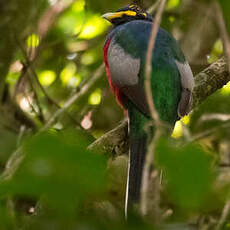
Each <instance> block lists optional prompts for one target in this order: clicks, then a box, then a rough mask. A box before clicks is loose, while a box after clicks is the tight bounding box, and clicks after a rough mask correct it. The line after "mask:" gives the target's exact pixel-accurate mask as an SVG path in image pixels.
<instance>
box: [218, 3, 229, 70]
mask: <svg viewBox="0 0 230 230" xmlns="http://www.w3.org/2000/svg"><path fill="white" fill-rule="evenodd" d="M214 4H215V7H216V9H217V10H216V19H217V22H218V26H219V30H220V34H221V37H222V40H223V43H224V47H225V54H226V56H227V60H228V71H229V72H230V39H229V36H228V32H227V29H226V24H225V21H224V17H223V13H222V9H221V7H220V4H219V3H218V2H217V1H215V2H214Z"/></svg>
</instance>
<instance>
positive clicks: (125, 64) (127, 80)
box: [108, 39, 140, 87]
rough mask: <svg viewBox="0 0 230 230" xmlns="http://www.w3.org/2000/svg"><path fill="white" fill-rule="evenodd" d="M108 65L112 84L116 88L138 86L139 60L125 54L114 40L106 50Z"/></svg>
mask: <svg viewBox="0 0 230 230" xmlns="http://www.w3.org/2000/svg"><path fill="white" fill-rule="evenodd" d="M108 64H109V70H110V74H111V80H112V83H113V84H114V85H116V86H118V87H122V86H127V85H136V84H138V73H139V70H140V59H135V58H133V57H132V56H131V55H130V54H127V53H126V52H125V51H124V50H123V48H122V47H121V46H119V44H117V43H115V39H113V40H112V41H111V44H110V46H109V50H108Z"/></svg>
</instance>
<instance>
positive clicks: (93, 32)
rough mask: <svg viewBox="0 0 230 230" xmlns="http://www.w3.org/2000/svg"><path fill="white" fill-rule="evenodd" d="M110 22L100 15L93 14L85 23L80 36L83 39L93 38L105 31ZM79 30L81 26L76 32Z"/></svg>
mask: <svg viewBox="0 0 230 230" xmlns="http://www.w3.org/2000/svg"><path fill="white" fill-rule="evenodd" d="M108 25H109V24H108V23H107V22H106V21H105V20H104V19H103V18H101V16H100V15H93V16H91V17H89V19H88V20H87V22H86V23H85V25H84V27H83V29H82V32H81V33H80V35H79V38H83V39H91V38H94V37H96V36H98V35H100V34H101V33H103V32H104V31H105V30H106V29H107V28H108ZM78 32H79V28H77V27H76V29H75V33H78Z"/></svg>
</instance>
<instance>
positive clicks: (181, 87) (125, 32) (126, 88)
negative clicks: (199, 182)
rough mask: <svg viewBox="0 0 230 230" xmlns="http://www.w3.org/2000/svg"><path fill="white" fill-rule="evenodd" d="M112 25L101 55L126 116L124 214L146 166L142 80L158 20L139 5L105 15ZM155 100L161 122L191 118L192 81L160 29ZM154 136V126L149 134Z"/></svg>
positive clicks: (146, 118) (176, 48)
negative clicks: (150, 42) (126, 166)
mask: <svg viewBox="0 0 230 230" xmlns="http://www.w3.org/2000/svg"><path fill="white" fill-rule="evenodd" d="M102 17H103V18H104V19H106V20H108V21H109V22H110V23H111V24H112V25H113V27H112V29H111V31H110V32H109V33H108V35H107V37H106V40H105V43H104V47H103V51H104V63H105V69H106V75H107V78H108V82H109V86H110V88H111V90H112V92H113V93H114V95H115V98H116V100H117V102H118V103H119V104H120V105H121V106H122V108H123V109H124V111H125V113H126V114H127V115H128V127H129V128H128V130H129V167H128V179H127V185H126V199H125V200H126V202H125V210H126V212H127V211H129V210H133V209H134V207H136V206H137V205H138V204H139V202H140V193H141V192H140V191H141V185H142V174H143V167H144V164H145V156H146V151H147V145H148V142H149V135H148V132H147V131H146V125H147V124H149V122H150V121H151V119H152V118H151V114H150V109H149V105H148V101H147V99H146V93H145V87H144V81H145V77H146V74H145V66H146V65H145V64H146V53H147V49H148V43H149V39H150V36H151V31H152V25H153V22H154V18H153V17H152V16H151V15H150V14H149V13H147V12H146V11H145V10H143V9H142V8H140V7H139V6H138V5H136V4H131V5H128V6H126V7H123V8H121V9H119V10H117V11H115V12H110V13H106V14H104V15H102ZM151 65H152V72H151V80H150V84H151V90H152V99H153V102H154V105H155V108H156V111H157V113H158V115H159V118H160V120H161V121H162V122H164V123H165V124H167V125H168V126H170V127H172V128H173V127H174V125H175V122H176V121H177V120H179V119H180V118H181V117H183V116H185V115H186V114H188V112H189V111H190V107H191V104H192V91H193V88H194V78H193V73H192V70H191V68H190V66H189V64H188V62H187V61H186V58H185V56H184V54H183V52H182V50H181V49H180V46H179V44H178V42H177V41H176V39H175V38H174V37H173V36H172V35H171V34H170V33H168V32H167V31H166V30H164V29H163V28H161V27H159V29H158V32H157V35H156V41H155V46H154V49H153V51H152V60H151ZM153 135H154V127H153V128H152V129H151V136H153Z"/></svg>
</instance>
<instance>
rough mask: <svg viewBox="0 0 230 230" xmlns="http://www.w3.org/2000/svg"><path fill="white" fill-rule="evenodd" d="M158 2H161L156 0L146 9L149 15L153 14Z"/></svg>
mask: <svg viewBox="0 0 230 230" xmlns="http://www.w3.org/2000/svg"><path fill="white" fill-rule="evenodd" d="M160 2H161V0H157V1H156V2H154V3H153V5H152V6H150V7H149V8H148V10H147V12H148V13H149V14H153V13H154V12H155V11H156V9H157V7H158V6H159V4H160Z"/></svg>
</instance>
